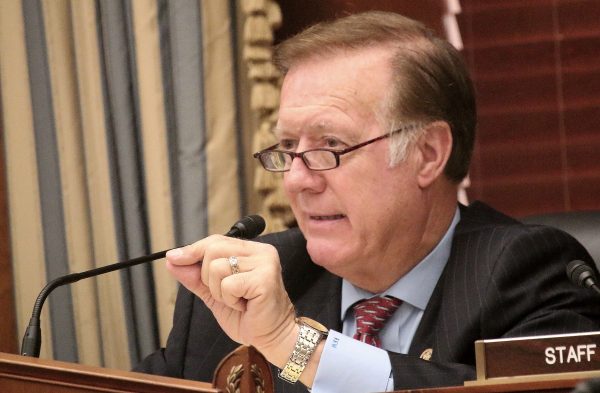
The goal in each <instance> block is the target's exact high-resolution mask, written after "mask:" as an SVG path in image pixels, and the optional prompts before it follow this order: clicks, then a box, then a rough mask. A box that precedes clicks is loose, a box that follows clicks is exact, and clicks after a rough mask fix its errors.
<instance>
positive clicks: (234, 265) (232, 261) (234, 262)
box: [227, 257, 240, 274]
mask: <svg viewBox="0 0 600 393" xmlns="http://www.w3.org/2000/svg"><path fill="white" fill-rule="evenodd" d="M227 262H229V266H230V267H231V274H237V273H239V272H240V265H238V259H237V257H229V258H227Z"/></svg>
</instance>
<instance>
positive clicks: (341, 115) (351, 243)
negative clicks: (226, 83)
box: [276, 48, 420, 283]
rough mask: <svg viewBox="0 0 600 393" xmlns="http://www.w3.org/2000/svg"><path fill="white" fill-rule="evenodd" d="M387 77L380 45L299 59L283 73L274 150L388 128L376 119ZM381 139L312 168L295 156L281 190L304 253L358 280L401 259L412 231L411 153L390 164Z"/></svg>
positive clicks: (339, 143) (352, 139)
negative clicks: (323, 167)
mask: <svg viewBox="0 0 600 393" xmlns="http://www.w3.org/2000/svg"><path fill="white" fill-rule="evenodd" d="M391 85H392V76H391V70H390V66H389V62H388V56H387V54H386V51H385V50H384V49H382V48H369V49H365V50H360V51H353V52H345V53H340V54H338V55H335V56H329V57H325V58H321V57H317V56H315V58H314V59H309V60H306V61H304V62H302V63H301V64H298V65H297V66H295V67H292V69H291V70H290V71H289V72H288V74H287V75H286V77H285V80H284V83H283V86H282V93H281V105H280V110H279V121H278V124H277V131H276V133H277V137H278V139H279V141H280V142H281V144H280V148H281V149H287V150H292V151H297V152H302V151H305V150H308V149H313V148H321V147H322V148H331V149H336V150H341V149H344V148H346V147H349V146H353V145H355V144H358V143H360V142H363V141H366V140H368V139H371V138H374V137H377V136H379V135H382V134H385V133H387V132H389V131H390V130H389V129H388V128H387V126H385V125H384V124H383V121H382V120H383V119H381V113H382V110H381V109H380V108H382V105H383V104H384V97H385V95H386V93H387V92H388V91H389V89H390V87H391ZM388 143H389V140H388V139H384V140H381V141H378V142H375V143H373V144H370V145H367V146H365V147H363V148H360V149H358V150H356V151H354V152H351V153H348V154H346V155H343V156H341V161H340V166H339V167H338V168H335V169H332V170H327V171H322V172H320V171H311V170H309V169H308V168H307V167H306V166H305V165H304V163H303V162H302V160H300V159H295V160H294V161H293V163H292V167H291V169H290V171H289V172H286V173H285V175H284V188H285V191H286V194H287V195H288V197H289V200H290V203H291V207H292V210H293V212H294V215H295V216H296V219H297V221H298V225H299V226H300V229H301V230H302V233H303V234H304V236H305V237H306V240H307V248H308V252H309V254H310V256H311V257H312V259H313V260H314V261H315V262H316V263H317V264H319V265H322V266H324V267H325V268H327V269H328V270H329V271H331V272H333V273H334V274H337V275H340V276H342V277H345V278H347V279H349V280H350V281H352V282H354V283H357V281H360V280H359V279H360V278H361V277H367V276H368V275H370V274H373V275H374V274H377V275H385V274H386V267H387V266H386V265H390V264H393V263H396V264H398V263H401V261H402V257H403V256H406V251H404V253H403V251H402V250H403V249H407V248H408V247H409V246H410V245H409V244H407V242H408V241H409V239H411V237H410V236H406V235H409V234H410V233H411V232H412V231H415V230H416V231H418V230H419V227H420V224H419V217H420V216H419V214H420V212H419V209H418V206H417V205H416V203H417V199H418V191H417V190H418V187H417V183H416V176H415V170H414V168H415V165H413V164H411V162H412V161H411V159H410V156H409V159H408V160H407V161H406V162H404V163H400V164H399V165H397V166H395V167H393V168H391V167H389V164H388V162H389V161H388V158H389V153H388V149H389V148H388Z"/></svg>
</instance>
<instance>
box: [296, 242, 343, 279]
mask: <svg viewBox="0 0 600 393" xmlns="http://www.w3.org/2000/svg"><path fill="white" fill-rule="evenodd" d="M306 250H307V251H308V254H309V255H310V258H311V259H312V261H313V262H314V263H316V264H317V265H319V266H323V267H324V268H325V269H327V270H329V271H332V270H337V269H336V266H338V265H339V264H341V263H343V261H344V260H345V258H344V255H343V254H347V253H348V251H349V250H348V242H347V241H346V242H336V241H324V240H322V239H307V243H306ZM342 250H343V253H342Z"/></svg>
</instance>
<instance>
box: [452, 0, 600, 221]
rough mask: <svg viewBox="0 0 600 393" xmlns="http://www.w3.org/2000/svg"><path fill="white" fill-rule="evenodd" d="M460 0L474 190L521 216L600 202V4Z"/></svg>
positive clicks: (566, 0)
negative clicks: (473, 95) (470, 84)
mask: <svg viewBox="0 0 600 393" xmlns="http://www.w3.org/2000/svg"><path fill="white" fill-rule="evenodd" d="M461 3H462V4H463V10H464V13H463V15H462V20H461V30H462V31H463V39H464V42H465V55H466V57H467V60H468V63H469V66H470V68H471V70H472V75H473V77H474V81H475V85H476V86H477V89H478V103H479V135H478V143H477V150H476V153H475V160H474V162H473V165H472V172H471V173H472V180H473V187H472V190H471V195H472V196H473V197H476V198H478V199H482V200H485V201H488V202H490V203H492V204H493V205H495V206H499V207H501V208H502V209H503V210H506V211H508V212H510V213H512V214H514V215H517V216H519V215H528V214H534V213H543V212H552V211H571V210H575V211H579V210H588V209H589V210H591V209H600V158H599V156H598V153H599V152H600V1H597V0H520V1H517V0H487V1H485V2H483V1H478V0H463V1H462V2H461Z"/></svg>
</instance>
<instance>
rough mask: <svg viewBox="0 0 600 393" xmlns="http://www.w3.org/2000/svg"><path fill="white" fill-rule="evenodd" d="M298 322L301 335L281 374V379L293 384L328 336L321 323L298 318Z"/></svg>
mask: <svg viewBox="0 0 600 393" xmlns="http://www.w3.org/2000/svg"><path fill="white" fill-rule="evenodd" d="M296 322H297V323H298V324H299V325H300V333H299V334H298V338H297V339H296V344H295V345H294V350H293V351H292V354H291V355H290V358H289V360H288V361H287V363H286V364H285V366H284V367H283V369H282V370H281V371H280V372H279V378H281V379H283V380H284V381H286V382H289V383H292V384H294V383H296V381H298V379H299V378H300V375H302V372H303V371H304V368H305V367H306V365H307V364H308V360H309V359H310V357H311V356H312V354H313V352H315V349H317V346H318V345H319V343H320V342H321V340H322V339H323V337H326V336H327V328H326V327H325V326H323V325H321V324H320V323H319V322H316V321H313V320H312V319H309V318H305V317H300V318H296Z"/></svg>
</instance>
